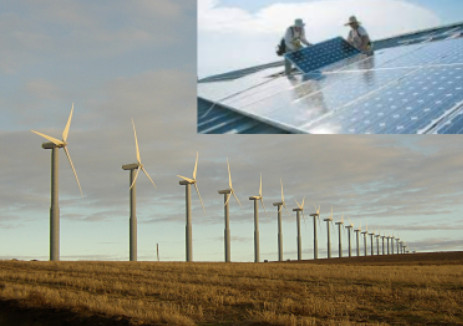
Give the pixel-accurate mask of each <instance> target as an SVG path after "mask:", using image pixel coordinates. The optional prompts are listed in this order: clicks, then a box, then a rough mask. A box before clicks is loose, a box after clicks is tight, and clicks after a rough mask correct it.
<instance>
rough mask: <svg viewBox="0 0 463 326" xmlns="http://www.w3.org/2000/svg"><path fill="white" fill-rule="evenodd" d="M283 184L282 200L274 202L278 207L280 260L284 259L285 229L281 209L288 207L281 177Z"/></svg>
mask: <svg viewBox="0 0 463 326" xmlns="http://www.w3.org/2000/svg"><path fill="white" fill-rule="evenodd" d="M280 185H281V201H279V202H276V203H273V206H276V207H277V208H278V261H283V230H282V225H281V223H282V222H281V210H282V207H284V208H286V203H285V195H284V192H283V181H282V180H281V179H280Z"/></svg>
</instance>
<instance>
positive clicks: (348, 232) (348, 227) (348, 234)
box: [346, 223, 354, 257]
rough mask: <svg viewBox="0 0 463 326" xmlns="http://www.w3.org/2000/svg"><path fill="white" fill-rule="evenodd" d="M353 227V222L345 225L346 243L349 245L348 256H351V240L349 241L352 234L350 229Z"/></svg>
mask: <svg viewBox="0 0 463 326" xmlns="http://www.w3.org/2000/svg"><path fill="white" fill-rule="evenodd" d="M353 228H354V224H352V223H350V224H349V225H346V229H347V243H348V247H349V257H352V242H351V235H352V229H353Z"/></svg>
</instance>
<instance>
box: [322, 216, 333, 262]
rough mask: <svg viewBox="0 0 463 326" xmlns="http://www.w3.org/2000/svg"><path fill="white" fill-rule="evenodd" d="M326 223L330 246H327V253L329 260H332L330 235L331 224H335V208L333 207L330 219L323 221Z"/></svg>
mask: <svg viewBox="0 0 463 326" xmlns="http://www.w3.org/2000/svg"><path fill="white" fill-rule="evenodd" d="M323 221H324V222H326V230H327V231H328V244H327V252H328V259H330V258H331V234H330V223H332V222H333V207H331V215H330V217H328V218H325V219H324V220H323Z"/></svg>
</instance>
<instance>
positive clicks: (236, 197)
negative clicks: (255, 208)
mask: <svg viewBox="0 0 463 326" xmlns="http://www.w3.org/2000/svg"><path fill="white" fill-rule="evenodd" d="M232 194H233V197H235V199H236V201H237V202H238V204H239V205H240V206H241V202H240V200H239V199H238V196H236V194H235V191H234V190H233V189H232Z"/></svg>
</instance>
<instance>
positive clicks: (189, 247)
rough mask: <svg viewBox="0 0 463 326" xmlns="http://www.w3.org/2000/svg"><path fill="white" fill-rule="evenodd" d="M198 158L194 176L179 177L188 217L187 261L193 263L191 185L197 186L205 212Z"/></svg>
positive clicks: (186, 227)
mask: <svg viewBox="0 0 463 326" xmlns="http://www.w3.org/2000/svg"><path fill="white" fill-rule="evenodd" d="M198 158H199V153H198V152H196V162H195V167H194V169H193V176H192V177H191V178H187V177H184V176H182V175H177V177H179V178H180V179H182V180H181V181H179V182H178V183H179V184H180V185H181V186H185V215H186V226H185V252H186V254H185V255H186V261H187V262H191V261H193V231H192V225H191V185H194V186H195V189H196V192H197V194H198V198H199V201H200V202H201V206H202V207H203V211H204V203H203V199H202V198H201V194H200V193H199V188H198V182H197V180H196V174H197V172H198Z"/></svg>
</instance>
